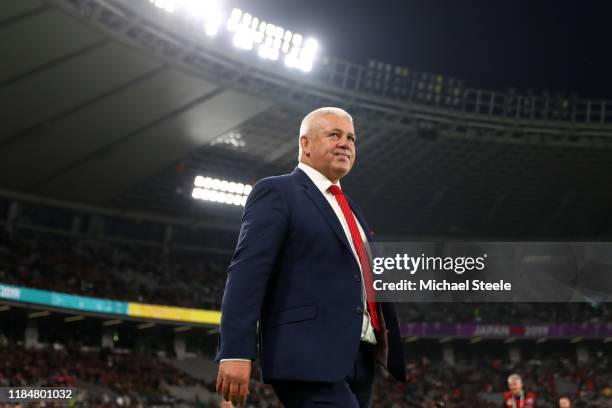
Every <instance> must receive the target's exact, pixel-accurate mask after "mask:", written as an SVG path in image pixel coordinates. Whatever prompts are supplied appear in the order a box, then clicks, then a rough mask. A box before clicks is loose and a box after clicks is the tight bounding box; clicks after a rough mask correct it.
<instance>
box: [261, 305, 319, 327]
mask: <svg viewBox="0 0 612 408" xmlns="http://www.w3.org/2000/svg"><path fill="white" fill-rule="evenodd" d="M315 317H317V305H305V306H298V307H292V308H289V309H285V310H281V311H279V312H275V313H273V314H272V315H271V316H270V318H269V319H267V321H266V322H265V325H266V326H268V327H274V326H280V325H282V324H288V323H297V322H302V321H305V320H312V319H314V318H315Z"/></svg>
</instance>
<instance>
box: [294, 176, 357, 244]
mask: <svg viewBox="0 0 612 408" xmlns="http://www.w3.org/2000/svg"><path fill="white" fill-rule="evenodd" d="M293 174H294V175H295V177H297V178H298V180H299V181H300V183H301V184H302V186H303V187H304V192H305V193H306V195H307V196H308V198H310V200H312V202H313V203H314V204H315V206H316V207H317V209H318V210H319V212H320V213H321V215H322V216H323V219H324V220H325V222H326V223H327V224H328V225H329V227H330V228H331V229H332V230H333V231H334V233H335V234H336V236H337V237H338V239H339V240H340V242H342V244H343V245H344V247H345V248H346V249H347V250H348V251H349V252H350V253H351V254H352V253H353V251H352V249H351V246H350V245H349V242H348V241H347V239H346V234H345V233H344V230H343V229H342V225H340V221H338V217H337V216H336V213H335V212H334V210H333V209H332V208H331V206H330V205H329V202H327V200H326V199H325V197H323V194H321V192H320V191H319V189H318V188H317V186H315V184H314V183H313V182H312V180H310V178H308V176H307V175H306V174H305V173H304V172H303V171H302V170H300V169H299V168H296V169H295V170H294V171H293Z"/></svg>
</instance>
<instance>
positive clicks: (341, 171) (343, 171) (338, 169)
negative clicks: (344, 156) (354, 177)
mask: <svg viewBox="0 0 612 408" xmlns="http://www.w3.org/2000/svg"><path fill="white" fill-rule="evenodd" d="M332 170H333V172H334V174H336V176H337V177H338V178H342V177H344V176H346V175H347V174H348V173H349V172H350V171H351V166H350V165H347V166H334V167H333V168H332Z"/></svg>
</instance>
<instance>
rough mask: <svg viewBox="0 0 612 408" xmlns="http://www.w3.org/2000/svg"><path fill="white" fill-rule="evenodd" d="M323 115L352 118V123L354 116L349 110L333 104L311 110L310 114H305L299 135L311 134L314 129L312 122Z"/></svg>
mask: <svg viewBox="0 0 612 408" xmlns="http://www.w3.org/2000/svg"><path fill="white" fill-rule="evenodd" d="M323 115H335V116H339V117H341V118H346V119H348V120H350V121H351V123H353V117H352V116H351V115H349V114H348V112H347V111H345V110H344V109H340V108H336V107H333V106H326V107H324V108H319V109H315V110H313V111H312V112H310V113H309V114H308V115H306V116H304V119H302V123H301V124H300V134H299V136H303V135H307V134H309V133H310V131H311V129H312V123H313V122H314V119H316V118H318V117H319V116H323Z"/></svg>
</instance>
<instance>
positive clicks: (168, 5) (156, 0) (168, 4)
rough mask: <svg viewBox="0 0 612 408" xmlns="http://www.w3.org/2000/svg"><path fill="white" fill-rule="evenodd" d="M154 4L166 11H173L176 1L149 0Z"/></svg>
mask: <svg viewBox="0 0 612 408" xmlns="http://www.w3.org/2000/svg"><path fill="white" fill-rule="evenodd" d="M149 1H150V2H151V3H153V4H154V5H155V6H157V7H159V8H160V9H162V10H165V11H167V12H168V13H173V12H174V10H176V2H175V1H174V0H149Z"/></svg>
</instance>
